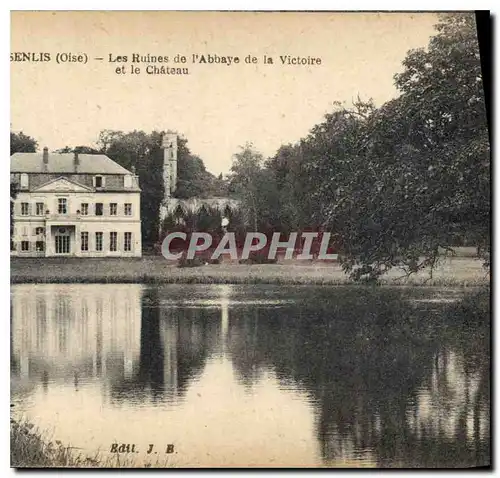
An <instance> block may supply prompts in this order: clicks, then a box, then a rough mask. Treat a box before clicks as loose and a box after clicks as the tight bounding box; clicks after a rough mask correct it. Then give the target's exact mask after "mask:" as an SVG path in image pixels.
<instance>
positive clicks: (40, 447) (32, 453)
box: [10, 419, 169, 468]
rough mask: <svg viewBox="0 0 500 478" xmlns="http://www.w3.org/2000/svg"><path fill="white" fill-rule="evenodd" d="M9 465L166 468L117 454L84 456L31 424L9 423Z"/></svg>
mask: <svg viewBox="0 0 500 478" xmlns="http://www.w3.org/2000/svg"><path fill="white" fill-rule="evenodd" d="M10 463H11V466H12V467H14V468H168V467H169V465H168V463H167V462H166V461H165V462H164V463H161V462H160V461H156V462H144V463H135V462H133V461H132V460H130V459H128V460H127V458H126V457H123V456H120V455H119V454H116V455H112V456H104V455H101V454H100V453H95V454H94V455H93V456H87V455H83V454H81V453H79V452H78V450H77V449H75V448H74V447H70V446H65V445H63V444H62V443H61V442H60V441H59V440H54V441H52V440H51V439H50V438H49V437H48V435H47V434H44V433H42V432H41V431H40V430H38V429H37V428H36V427H35V426H34V425H33V424H32V423H30V422H27V421H25V420H21V421H18V420H14V419H12V420H11V425H10Z"/></svg>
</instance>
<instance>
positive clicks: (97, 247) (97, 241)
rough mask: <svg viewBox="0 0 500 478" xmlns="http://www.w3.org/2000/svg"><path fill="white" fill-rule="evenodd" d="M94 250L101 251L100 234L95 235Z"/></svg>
mask: <svg viewBox="0 0 500 478" xmlns="http://www.w3.org/2000/svg"><path fill="white" fill-rule="evenodd" d="M95 250H96V251H102V232H96V233H95Z"/></svg>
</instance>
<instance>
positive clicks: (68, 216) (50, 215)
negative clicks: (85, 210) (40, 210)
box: [41, 213, 87, 221]
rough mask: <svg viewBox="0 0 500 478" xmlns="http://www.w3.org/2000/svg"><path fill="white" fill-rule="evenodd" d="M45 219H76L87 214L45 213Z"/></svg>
mask: <svg viewBox="0 0 500 478" xmlns="http://www.w3.org/2000/svg"><path fill="white" fill-rule="evenodd" d="M41 217H45V220H47V221H55V220H57V221H78V220H80V219H81V218H82V217H87V216H82V215H81V214H59V213H48V214H45V216H41Z"/></svg>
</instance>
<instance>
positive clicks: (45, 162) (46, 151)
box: [42, 146, 49, 173]
mask: <svg viewBox="0 0 500 478" xmlns="http://www.w3.org/2000/svg"><path fill="white" fill-rule="evenodd" d="M42 167H43V171H44V172H45V173H46V172H47V171H48V169H49V148H47V146H45V148H43V165H42Z"/></svg>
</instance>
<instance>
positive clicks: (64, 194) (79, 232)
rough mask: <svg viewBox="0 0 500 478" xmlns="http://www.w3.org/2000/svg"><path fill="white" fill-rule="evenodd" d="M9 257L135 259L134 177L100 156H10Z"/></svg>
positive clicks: (138, 237) (137, 210)
mask: <svg viewBox="0 0 500 478" xmlns="http://www.w3.org/2000/svg"><path fill="white" fill-rule="evenodd" d="M10 180H11V183H15V184H16V185H17V191H18V193H17V197H16V199H15V200H14V201H13V206H14V211H13V229H14V230H13V236H12V240H11V255H13V256H20V257H54V256H75V257H140V256H141V253H142V245H141V213H140V192H141V190H140V188H139V181H138V177H137V176H136V175H135V174H134V172H131V171H128V170H126V169H125V168H123V167H122V166H120V165H119V164H117V163H115V162H114V161H113V160H111V159H110V158H108V157H107V156H105V155H102V154H78V153H75V154H73V153H69V154H67V153H50V154H49V152H48V149H47V148H44V150H43V153H15V154H14V155H12V156H11V178H10Z"/></svg>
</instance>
